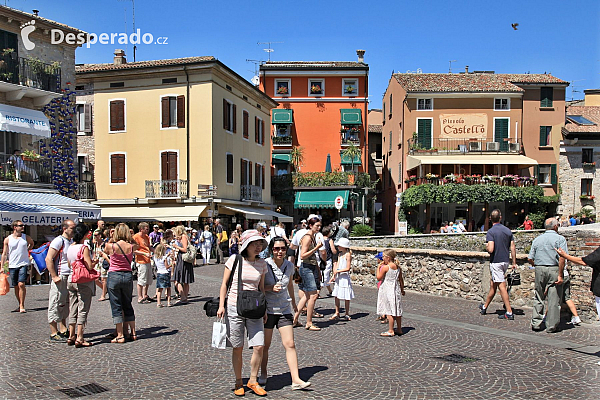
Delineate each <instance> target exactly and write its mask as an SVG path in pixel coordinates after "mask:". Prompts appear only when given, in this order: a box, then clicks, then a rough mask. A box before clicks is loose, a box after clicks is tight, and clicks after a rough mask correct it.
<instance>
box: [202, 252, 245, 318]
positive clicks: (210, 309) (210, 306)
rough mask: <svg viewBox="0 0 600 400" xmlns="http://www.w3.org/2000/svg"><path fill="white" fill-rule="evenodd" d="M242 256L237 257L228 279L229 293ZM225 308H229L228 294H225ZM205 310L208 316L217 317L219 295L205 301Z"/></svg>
mask: <svg viewBox="0 0 600 400" xmlns="http://www.w3.org/2000/svg"><path fill="white" fill-rule="evenodd" d="M240 259H241V257H236V258H235V262H234V263H233V268H232V269H231V274H230V275H229V279H228V280H227V293H229V288H231V283H232V281H233V274H235V270H236V269H237V266H238V264H239V263H240ZM224 305H225V308H227V295H225V303H224ZM204 311H205V312H206V316H207V317H216V316H217V312H218V311H219V297H213V298H212V299H210V300H208V301H207V302H206V303H204Z"/></svg>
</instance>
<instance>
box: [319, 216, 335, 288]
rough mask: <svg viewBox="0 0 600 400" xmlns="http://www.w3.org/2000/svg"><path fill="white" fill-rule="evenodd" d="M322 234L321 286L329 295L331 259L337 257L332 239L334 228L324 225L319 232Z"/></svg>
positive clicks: (331, 269)
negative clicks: (323, 248) (322, 261)
mask: <svg viewBox="0 0 600 400" xmlns="http://www.w3.org/2000/svg"><path fill="white" fill-rule="evenodd" d="M321 233H322V234H323V238H324V239H325V240H324V242H323V246H325V254H326V258H325V270H324V271H323V286H325V287H326V288H327V291H328V292H329V295H330V296H331V294H332V292H333V289H332V288H331V286H332V284H331V283H330V282H329V281H330V280H331V272H332V271H333V261H334V257H335V258H336V259H337V249H336V248H335V242H334V241H333V238H332V237H333V236H335V233H336V232H335V230H333V229H331V226H326V227H324V228H323V231H322V232H321Z"/></svg>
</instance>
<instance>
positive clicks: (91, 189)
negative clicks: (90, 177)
mask: <svg viewBox="0 0 600 400" xmlns="http://www.w3.org/2000/svg"><path fill="white" fill-rule="evenodd" d="M77 194H78V195H79V200H96V182H79V184H78V187H77Z"/></svg>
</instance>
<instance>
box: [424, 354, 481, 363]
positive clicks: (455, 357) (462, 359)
mask: <svg viewBox="0 0 600 400" xmlns="http://www.w3.org/2000/svg"><path fill="white" fill-rule="evenodd" d="M433 358H436V359H438V360H442V361H448V362H451V363H455V364H463V363H468V362H473V361H479V358H473V357H467V356H463V355H461V354H448V355H447V356H442V357H433Z"/></svg>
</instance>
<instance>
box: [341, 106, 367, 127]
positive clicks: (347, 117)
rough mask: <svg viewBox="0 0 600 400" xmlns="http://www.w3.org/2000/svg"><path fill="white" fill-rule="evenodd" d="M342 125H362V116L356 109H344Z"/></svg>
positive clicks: (342, 110)
mask: <svg viewBox="0 0 600 400" xmlns="http://www.w3.org/2000/svg"><path fill="white" fill-rule="evenodd" d="M340 112H341V113H342V120H341V123H342V125H362V114H361V112H360V110H358V109H356V108H342V109H341V110H340Z"/></svg>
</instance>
